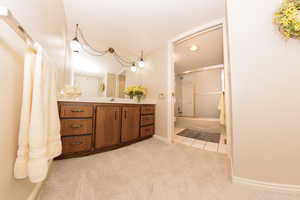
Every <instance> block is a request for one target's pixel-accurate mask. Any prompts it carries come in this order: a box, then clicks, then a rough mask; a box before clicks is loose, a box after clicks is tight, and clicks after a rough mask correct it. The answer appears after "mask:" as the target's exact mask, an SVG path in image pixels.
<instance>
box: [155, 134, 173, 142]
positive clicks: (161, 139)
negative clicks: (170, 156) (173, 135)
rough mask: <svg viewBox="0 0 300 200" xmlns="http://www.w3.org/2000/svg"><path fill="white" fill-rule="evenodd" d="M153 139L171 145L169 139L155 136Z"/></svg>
mask: <svg viewBox="0 0 300 200" xmlns="http://www.w3.org/2000/svg"><path fill="white" fill-rule="evenodd" d="M153 137H154V138H156V139H158V140H160V141H162V142H165V143H168V144H169V143H170V142H169V140H168V138H166V137H162V136H160V135H153Z"/></svg>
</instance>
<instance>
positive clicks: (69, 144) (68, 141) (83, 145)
mask: <svg viewBox="0 0 300 200" xmlns="http://www.w3.org/2000/svg"><path fill="white" fill-rule="evenodd" d="M91 146H92V136H90V135H87V136H74V137H63V138H62V151H63V154H69V153H76V152H84V151H89V150H90V149H91Z"/></svg>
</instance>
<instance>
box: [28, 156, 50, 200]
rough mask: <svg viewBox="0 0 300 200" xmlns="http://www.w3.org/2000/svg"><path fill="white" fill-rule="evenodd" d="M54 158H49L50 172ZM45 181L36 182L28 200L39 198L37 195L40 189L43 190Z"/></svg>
mask: <svg viewBox="0 0 300 200" xmlns="http://www.w3.org/2000/svg"><path fill="white" fill-rule="evenodd" d="M52 162H53V160H49V163H48V165H49V169H48V172H49V171H50V167H51V164H52ZM43 183H44V181H42V182H40V183H37V184H35V186H34V188H33V190H32V192H31V193H30V195H29V197H28V198H27V200H37V197H38V195H39V193H40V190H41V187H42V185H43Z"/></svg>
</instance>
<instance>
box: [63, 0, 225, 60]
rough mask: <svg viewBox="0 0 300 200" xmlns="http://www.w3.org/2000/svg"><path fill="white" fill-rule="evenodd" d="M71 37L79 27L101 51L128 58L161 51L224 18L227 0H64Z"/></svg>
mask: <svg viewBox="0 0 300 200" xmlns="http://www.w3.org/2000/svg"><path fill="white" fill-rule="evenodd" d="M63 2H64V8H65V13H66V18H67V25H68V36H69V39H71V38H72V37H73V36H74V28H75V24H77V23H78V24H79V25H80V26H81V28H82V30H83V33H84V35H85V37H86V38H87V40H88V41H89V43H91V44H92V45H93V46H94V47H96V48H98V49H105V48H107V47H114V48H115V49H116V50H117V51H119V52H120V53H122V54H126V55H127V56H130V55H132V56H137V55H139V53H140V51H141V50H142V49H143V50H144V51H145V54H147V53H149V52H151V51H154V50H156V49H158V48H160V47H161V46H162V45H163V44H164V43H165V42H166V41H167V40H169V39H171V38H172V37H174V36H175V35H177V34H179V33H182V32H185V31H188V30H190V29H192V28H194V27H195V26H199V25H201V24H205V23H207V22H209V21H212V20H214V19H217V18H221V17H224V15H225V14H224V13H225V1H224V0H205V1H204V0H190V1H186V0H151V1H149V0H129V1H124V0H113V1H99V0H89V1H86V0H76V1H74V0H64V1H63Z"/></svg>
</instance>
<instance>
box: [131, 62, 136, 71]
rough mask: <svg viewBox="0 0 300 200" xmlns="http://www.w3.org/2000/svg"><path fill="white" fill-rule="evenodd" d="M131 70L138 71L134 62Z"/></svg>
mask: <svg viewBox="0 0 300 200" xmlns="http://www.w3.org/2000/svg"><path fill="white" fill-rule="evenodd" d="M130 70H131V71H132V72H136V71H137V67H136V66H135V63H132V65H131V67H130Z"/></svg>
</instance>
